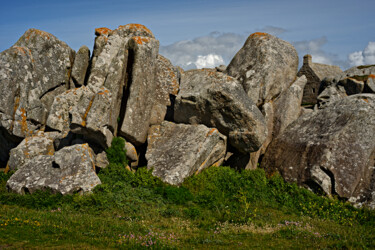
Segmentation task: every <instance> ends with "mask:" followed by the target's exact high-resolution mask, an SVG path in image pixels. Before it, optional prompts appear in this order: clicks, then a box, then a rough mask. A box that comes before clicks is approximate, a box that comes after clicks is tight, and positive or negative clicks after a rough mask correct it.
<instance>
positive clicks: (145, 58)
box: [120, 36, 159, 146]
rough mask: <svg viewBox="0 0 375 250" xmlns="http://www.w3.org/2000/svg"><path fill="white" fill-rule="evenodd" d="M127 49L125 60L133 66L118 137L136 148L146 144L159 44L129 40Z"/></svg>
mask: <svg viewBox="0 0 375 250" xmlns="http://www.w3.org/2000/svg"><path fill="white" fill-rule="evenodd" d="M128 46H129V60H130V61H131V62H133V64H132V66H131V70H130V72H129V78H130V79H129V80H128V82H129V85H130V86H128V96H127V102H126V108H125V112H124V115H123V117H124V118H123V121H122V125H121V130H120V135H122V136H124V137H125V139H126V140H127V141H129V142H131V143H132V144H134V145H136V146H137V145H141V144H143V143H144V142H145V141H146V139H147V131H148V129H149V127H150V119H151V111H152V107H153V106H154V94H155V88H156V83H155V82H156V65H157V62H156V61H157V56H158V51H159V41H157V40H156V39H154V38H149V37H140V36H135V37H132V38H131V39H130V40H129V43H128ZM122 105H124V104H122ZM120 116H122V115H120Z"/></svg>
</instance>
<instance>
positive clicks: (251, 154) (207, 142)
mask: <svg viewBox="0 0 375 250" xmlns="http://www.w3.org/2000/svg"><path fill="white" fill-rule="evenodd" d="M95 35H96V38H95V44H94V49H93V52H92V55H91V57H90V51H89V49H88V48H87V47H86V46H82V47H81V48H80V49H79V50H78V52H77V53H76V52H75V51H73V50H72V49H71V48H69V46H68V45H66V44H65V43H64V42H62V41H60V40H58V39H57V38H56V37H54V36H53V35H51V34H49V33H46V32H43V31H40V30H35V29H30V30H28V31H26V33H25V34H24V35H23V36H22V37H21V38H20V39H19V40H18V41H17V42H16V43H15V44H14V45H13V46H12V47H11V48H9V49H8V50H5V51H3V52H1V53H0V167H1V168H5V167H7V169H8V170H12V171H15V173H14V174H13V175H12V177H11V178H10V179H9V181H8V182H7V187H8V189H9V190H10V191H13V192H17V193H26V192H31V193H32V192H34V191H36V190H39V189H50V190H52V191H54V192H60V193H62V194H68V193H74V192H82V193H85V192H90V191H91V190H92V189H93V188H94V187H95V186H96V185H98V184H100V180H99V178H98V177H97V175H96V172H97V171H100V168H104V167H106V165H107V164H108V160H107V159H106V154H105V149H106V148H108V147H109V146H110V145H111V141H112V139H113V138H114V137H116V136H117V137H118V136H120V137H123V138H125V139H126V141H127V143H126V149H127V156H128V158H129V159H130V163H129V165H130V167H131V168H132V169H136V168H137V167H138V164H147V167H148V168H149V169H152V171H153V174H154V175H155V176H158V177H160V178H161V179H162V180H163V181H165V182H167V183H170V184H173V185H179V184H181V183H182V182H183V181H184V179H186V178H187V177H189V176H191V175H193V174H196V173H199V172H200V171H202V170H203V169H205V168H207V167H210V166H220V165H230V166H232V167H235V168H242V169H244V168H246V169H254V168H256V167H258V165H259V164H260V165H261V167H263V168H265V169H266V171H267V172H268V173H270V174H272V173H274V172H276V171H277V172H280V173H281V175H282V176H283V177H284V178H285V179H286V180H287V181H293V182H297V183H298V184H299V185H302V186H305V187H308V188H310V189H312V190H323V191H324V192H325V193H327V195H338V196H340V197H342V198H345V199H348V200H349V201H351V202H353V203H354V204H357V205H359V206H360V205H369V206H373V207H374V206H375V204H374V203H375V185H374V184H375V177H374V176H375V172H374V162H375V143H374V142H375V140H374V138H373V135H374V134H375V133H374V131H375V120H374V117H375V113H374V112H375V99H374V98H375V97H374V96H375V95H373V93H374V92H375V85H374V79H375V77H374V74H375V72H373V71H374V70H373V67H371V66H368V67H367V66H362V68H353V69H350V70H348V71H346V72H344V73H343V75H342V76H340V77H339V78H337V79H324V80H323V82H322V84H321V88H320V95H319V96H318V105H317V106H316V108H315V110H314V111H312V110H310V111H308V110H305V109H304V108H302V107H301V101H302V97H303V90H304V87H305V84H306V77H305V76H301V77H297V70H298V69H297V67H298V55H297V52H296V50H295V49H294V47H293V46H292V45H291V44H289V43H287V42H285V41H283V40H281V39H279V38H277V37H274V36H272V35H269V34H265V33H254V34H252V35H250V36H249V38H248V39H247V41H246V42H245V44H244V46H243V48H242V49H241V50H240V51H239V52H238V53H237V54H236V55H235V57H234V58H233V59H232V61H231V62H230V64H229V65H228V67H225V66H220V67H217V68H215V69H199V70H190V71H186V72H185V71H184V70H182V69H181V68H178V67H175V66H173V65H172V63H171V62H170V61H169V60H168V59H166V58H164V57H163V56H162V55H160V54H159V41H158V40H156V38H155V36H154V35H153V34H152V32H151V31H150V30H149V29H147V28H146V27H145V26H143V25H139V24H128V25H124V26H119V27H118V28H117V29H115V30H110V29H108V28H98V29H96V30H95ZM371 93H372V94H371Z"/></svg>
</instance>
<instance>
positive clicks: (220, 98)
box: [174, 69, 267, 153]
mask: <svg viewBox="0 0 375 250" xmlns="http://www.w3.org/2000/svg"><path fill="white" fill-rule="evenodd" d="M174 120H175V121H176V122H179V123H190V124H204V125H206V126H208V127H215V128H217V129H218V130H219V131H220V133H222V134H224V135H225V136H227V137H228V143H229V144H231V145H232V146H233V147H235V148H236V149H237V150H238V151H240V152H243V153H249V152H254V151H257V150H258V149H259V148H260V146H261V145H262V144H263V142H264V140H265V139H266V137H267V128H266V123H265V120H264V117H263V115H262V113H261V112H260V110H259V109H258V108H257V107H256V105H255V104H254V103H253V102H252V101H251V100H250V99H249V98H248V96H247V95H246V93H245V92H244V90H243V88H242V86H241V85H240V84H239V83H238V81H237V80H236V79H234V78H232V77H230V76H228V75H225V74H223V73H220V72H217V71H216V70H207V69H203V70H191V71H187V72H185V73H184V74H182V76H181V83H180V92H179V94H178V96H177V98H176V103H175V110H174Z"/></svg>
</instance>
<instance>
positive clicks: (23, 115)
mask: <svg viewBox="0 0 375 250" xmlns="http://www.w3.org/2000/svg"><path fill="white" fill-rule="evenodd" d="M20 111H21V121H20V122H21V130H22V132H24V133H27V132H28V129H27V121H26V119H27V117H26V110H25V109H24V108H21V109H20Z"/></svg>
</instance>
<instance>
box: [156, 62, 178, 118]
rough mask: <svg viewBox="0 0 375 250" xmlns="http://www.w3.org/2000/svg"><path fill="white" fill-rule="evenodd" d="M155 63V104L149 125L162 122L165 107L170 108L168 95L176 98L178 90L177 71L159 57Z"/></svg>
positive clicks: (165, 110)
mask: <svg viewBox="0 0 375 250" xmlns="http://www.w3.org/2000/svg"><path fill="white" fill-rule="evenodd" d="M156 63H157V65H156V86H155V97H154V98H155V100H154V102H155V103H154V106H153V108H152V113H151V119H150V124H151V125H155V124H160V123H161V122H162V121H164V118H165V115H166V113H167V106H171V101H170V95H172V96H177V94H178V90H179V70H178V69H177V68H176V67H174V66H173V65H172V63H171V62H170V61H169V60H168V59H167V58H165V57H163V56H161V55H158V58H157V61H156Z"/></svg>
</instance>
